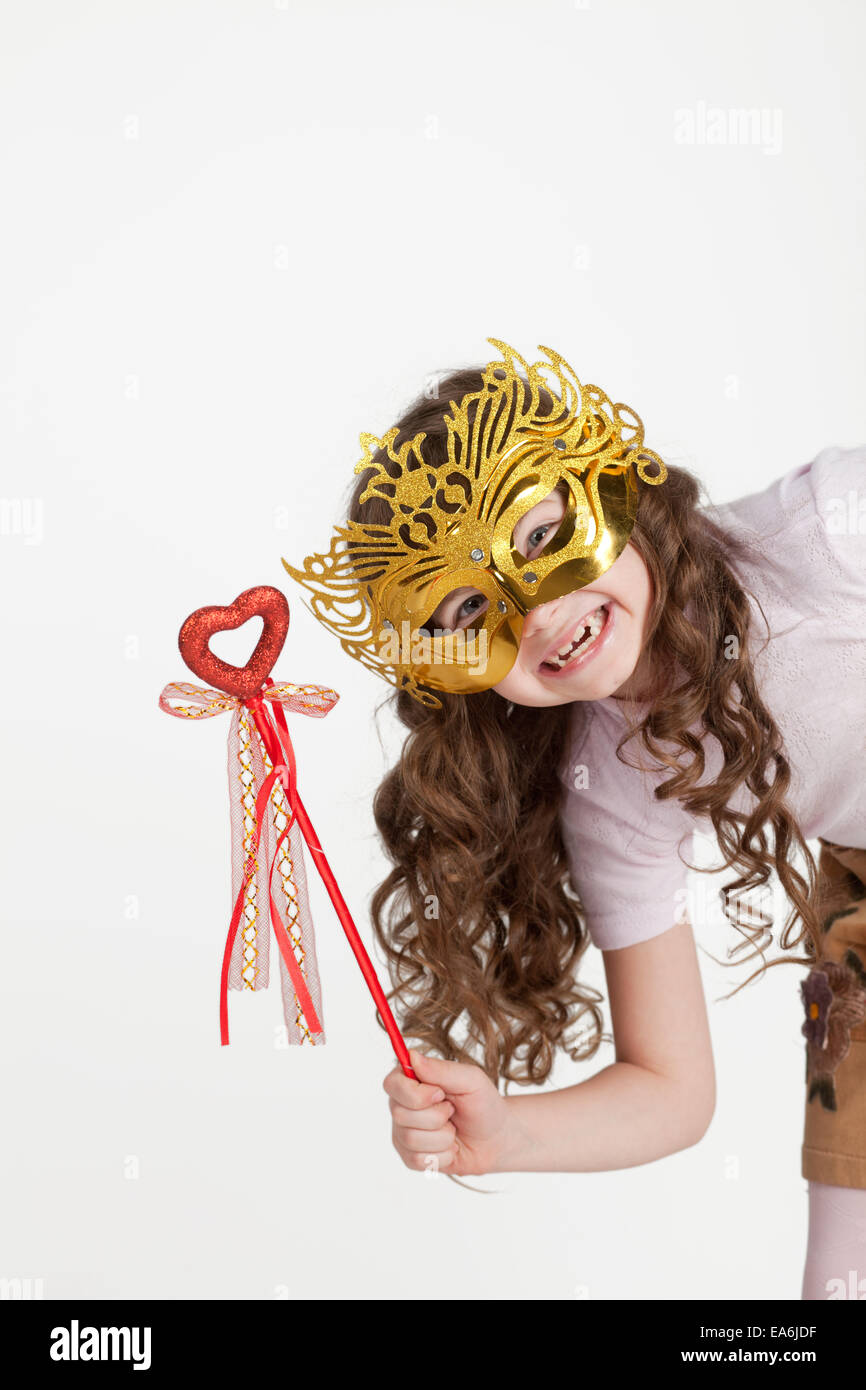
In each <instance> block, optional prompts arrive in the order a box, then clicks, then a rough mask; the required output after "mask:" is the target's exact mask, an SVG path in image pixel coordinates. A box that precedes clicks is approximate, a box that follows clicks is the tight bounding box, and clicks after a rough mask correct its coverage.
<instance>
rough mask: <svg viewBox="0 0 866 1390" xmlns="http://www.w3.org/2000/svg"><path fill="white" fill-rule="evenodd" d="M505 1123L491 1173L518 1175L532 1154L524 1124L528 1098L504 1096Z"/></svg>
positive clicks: (531, 1143) (529, 1098) (530, 1140)
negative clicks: (528, 1156)
mask: <svg viewBox="0 0 866 1390" xmlns="http://www.w3.org/2000/svg"><path fill="white" fill-rule="evenodd" d="M503 1099H504V1101H505V1111H504V1114H505V1123H504V1125H503V1127H502V1130H501V1132H500V1135H499V1139H498V1142H497V1145H496V1152H495V1156H494V1160H493V1163H492V1165H491V1167H490V1169H489V1171H490V1172H491V1173H519V1172H520V1171H521V1170H523V1169H524V1168H525V1166H526V1160H527V1155H528V1154H530V1153H531V1152H532V1149H533V1142H532V1136H531V1135H530V1133H529V1131H528V1130H527V1128H526V1125H525V1124H524V1119H525V1116H526V1102H527V1101H529V1100H531V1099H532V1098H531V1097H530V1096H504V1097H503Z"/></svg>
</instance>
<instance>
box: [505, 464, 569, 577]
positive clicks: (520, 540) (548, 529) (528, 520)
mask: <svg viewBox="0 0 866 1390" xmlns="http://www.w3.org/2000/svg"><path fill="white" fill-rule="evenodd" d="M567 506H568V485H567V484H566V483H564V482H563V483H557V485H556V487H555V488H554V489H553V491H552V492H550V493H548V495H547V496H546V497H545V498H543V499H542V501H541V502H536V504H535V506H534V507H530V509H529V511H528V512H527V513H526V514H525V516H522V517H521V518H520V520H519V521H518V523H517V525H516V526H515V528H514V532H513V534H512V537H511V546H512V549H513V550H515V551H516V552H517V554H518V555H522V556H523V557H524V558H525V559H529V558H530V556H536V555H541V554H542V553H543V551H544V550H545V549H546V548H547V546H549V545H550V543H551V541H552V540H553V539H554V537H555V536H556V534H557V532H558V531H559V528H560V523H561V522H562V519H563V517H564V516H565V513H566V508H567Z"/></svg>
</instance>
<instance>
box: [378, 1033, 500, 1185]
mask: <svg viewBox="0 0 866 1390" xmlns="http://www.w3.org/2000/svg"><path fill="white" fill-rule="evenodd" d="M409 1056H410V1058H411V1062H412V1070H413V1071H414V1072H415V1075H416V1076H417V1077H418V1078H419V1080H418V1081H413V1080H412V1079H411V1078H410V1077H408V1076H406V1075H404V1073H403V1071H402V1069H401V1068H400V1067H395V1068H394V1070H393V1071H391V1072H389V1073H388V1075H387V1076H386V1077H385V1080H384V1083H383V1087H384V1090H385V1091H386V1093H387V1094H388V1095H389V1096H390V1098H391V1099H390V1102H389V1105H390V1109H391V1116H392V1119H393V1129H392V1139H393V1142H394V1147H395V1149H396V1150H397V1152H398V1154H399V1155H400V1157H401V1158H402V1160H403V1162H404V1163H405V1164H406V1167H407V1168H413V1169H416V1170H418V1169H420V1170H421V1171H424V1170H425V1169H426V1170H430V1169H432V1170H433V1171H434V1172H437V1171H438V1172H442V1173H453V1174H454V1175H455V1176H457V1177H465V1176H468V1175H470V1174H474V1175H476V1176H478V1175H479V1174H481V1173H490V1172H494V1171H495V1164H496V1162H497V1159H498V1157H499V1155H500V1154H501V1152H503V1150H504V1147H505V1138H506V1125H507V1122H508V1109H507V1104H506V1098H505V1097H504V1096H502V1095H500V1094H499V1092H498V1090H497V1089H496V1087H495V1086H494V1085H493V1082H492V1081H491V1080H490V1078H489V1077H488V1076H487V1073H486V1072H483V1071H482V1070H481V1068H480V1067H476V1066H473V1065H472V1064H471V1063H467V1062H445V1061H443V1060H442V1059H441V1058H439V1057H427V1056H425V1054H424V1053H423V1052H416V1050H415V1049H414V1048H412V1049H410V1052H409Z"/></svg>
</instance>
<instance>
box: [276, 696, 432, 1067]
mask: <svg viewBox="0 0 866 1390" xmlns="http://www.w3.org/2000/svg"><path fill="white" fill-rule="evenodd" d="M270 685H273V681H270V680H269V681H266V682H265V687H264V688H265V689H267V687H268V686H270ZM257 706H258V708H257ZM250 708H251V710H252V715H253V720H254V721H255V726H256V728H257V729H258V731H259V735H260V736H261V740H262V743H263V744H264V745H265V749H266V751H267V755H268V757H269V758H270V760H271V763H272V764H273V766H274V767H278V766H279V765H280V764H281V762H282V757H281V751H282V752H284V753H285V755H286V758H287V759H288V760H289V763H290V766H291V770H292V778H291V784H292V785H291V795H290V798H289V800H290V805H291V809H292V810H293V812H294V815H295V819H296V820H297V822H298V825H299V827H300V830H301V834H302V835H303V837H304V839H305V840H306V842H307V845H308V846H309V849H310V852H311V854H312V855H313V862H314V863H315V865H316V868H317V869H318V871H319V874H320V876H321V879H322V882H323V883H324V885H325V887H326V888H327V890H328V896H329V897H330V899H331V902H332V903H333V904H334V911H335V912H336V914H337V916H338V917H339V919H340V923H341V925H342V928H343V931H344V932H345V933H346V937H347V939H348V942H349V945H350V946H351V948H352V950H353V951H354V953H355V959H356V961H357V962H358V965H359V966H360V967H361V974H362V975H363V976H364V979H365V980H366V981H367V988H368V989H369V991H370V993H371V994H372V996H373V1000H374V1002H375V1004H376V1008H377V1009H378V1010H379V1016H380V1017H381V1019H382V1022H383V1023H384V1025H385V1029H386V1031H387V1034H388V1037H389V1038H390V1039H391V1044H392V1046H393V1048H394V1052H395V1053H396V1056H397V1060H398V1062H399V1063H400V1066H401V1067H402V1068H403V1071H404V1073H405V1074H406V1076H409V1077H411V1078H412V1080H413V1081H417V1080H418V1078H417V1076H416V1075H415V1073H414V1071H413V1070H412V1064H411V1062H410V1061H409V1049H408V1048H407V1047H406V1043H405V1042H404V1040H403V1035H402V1034H401V1032H400V1030H399V1028H398V1027H397V1024H396V1023H395V1021H394V1015H393V1014H392V1013H391V1010H390V1008H389V1007H388V1001H387V999H386V998H385V994H384V991H383V989H382V986H381V985H380V984H379V979H378V976H377V975H376V971H375V970H374V968H373V963H372V961H371V960H370V957H369V956H368V955H367V951H366V949H365V947H364V943H363V941H362V940H361V937H360V936H359V934H358V928H357V927H356V926H355V923H354V921H353V920H352V914H351V913H350V911H349V909H348V907H347V905H346V900H345V898H344V897H343V894H342V893H341V892H340V886H339V884H338V883H337V880H336V879H335V878H334V874H333V871H332V869H331V866H330V864H329V863H328V861H327V858H326V857H325V851H324V850H323V849H322V846H321V844H320V843H319V837H318V835H317V834H316V832H315V830H314V828H313V824H312V822H311V820H310V818H309V816H308V815H307V812H306V810H305V808H304V803H303V802H302V800H301V798H300V794H299V792H298V790H297V787H296V786H295V777H294V772H295V758H294V748H293V747H292V741H291V738H290V737H289V726H288V724H287V723H286V716H285V714H284V713H283V710H282V708H281V706H280V705H274V706H273V715H274V719H275V720H276V723H277V724H278V726H279V730H280V735H281V738H280V739H279V740H277V739H275V737H274V730H273V727H272V726H271V724H270V722H269V720H268V718H267V714H266V713H265V711H264V707H263V705H262V704H260V702H259V701H254V702H251V703H250ZM280 744H282V750H281V747H280Z"/></svg>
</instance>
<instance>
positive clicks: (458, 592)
mask: <svg viewBox="0 0 866 1390" xmlns="http://www.w3.org/2000/svg"><path fill="white" fill-rule="evenodd" d="M489 607H490V600H489V598H488V597H487V595H486V594H482V593H481V592H480V591H479V590H478V589H469V588H465V587H464V588H462V589H455V590H454V591H453V593H450V594H448V595H447V596H446V597H445V598H444V599H443V600H442V602H441V603H440V604H439V606H438V607H437V608H436V610H435V612H433V613H431V615H430V617H429V618H428V619H427V621H426V623H423V624H422V626H421V628H420V631H421V632H424V633H426V634H427V635H428V637H434V636H435V635H436V634H435V629H436V628H438V629H439V632H440V633H442V632H470V633H471V632H476V631H477V630H478V629H479V628H481V627H483V625H484V616H485V614H486V612H487V609H488V608H489Z"/></svg>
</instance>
